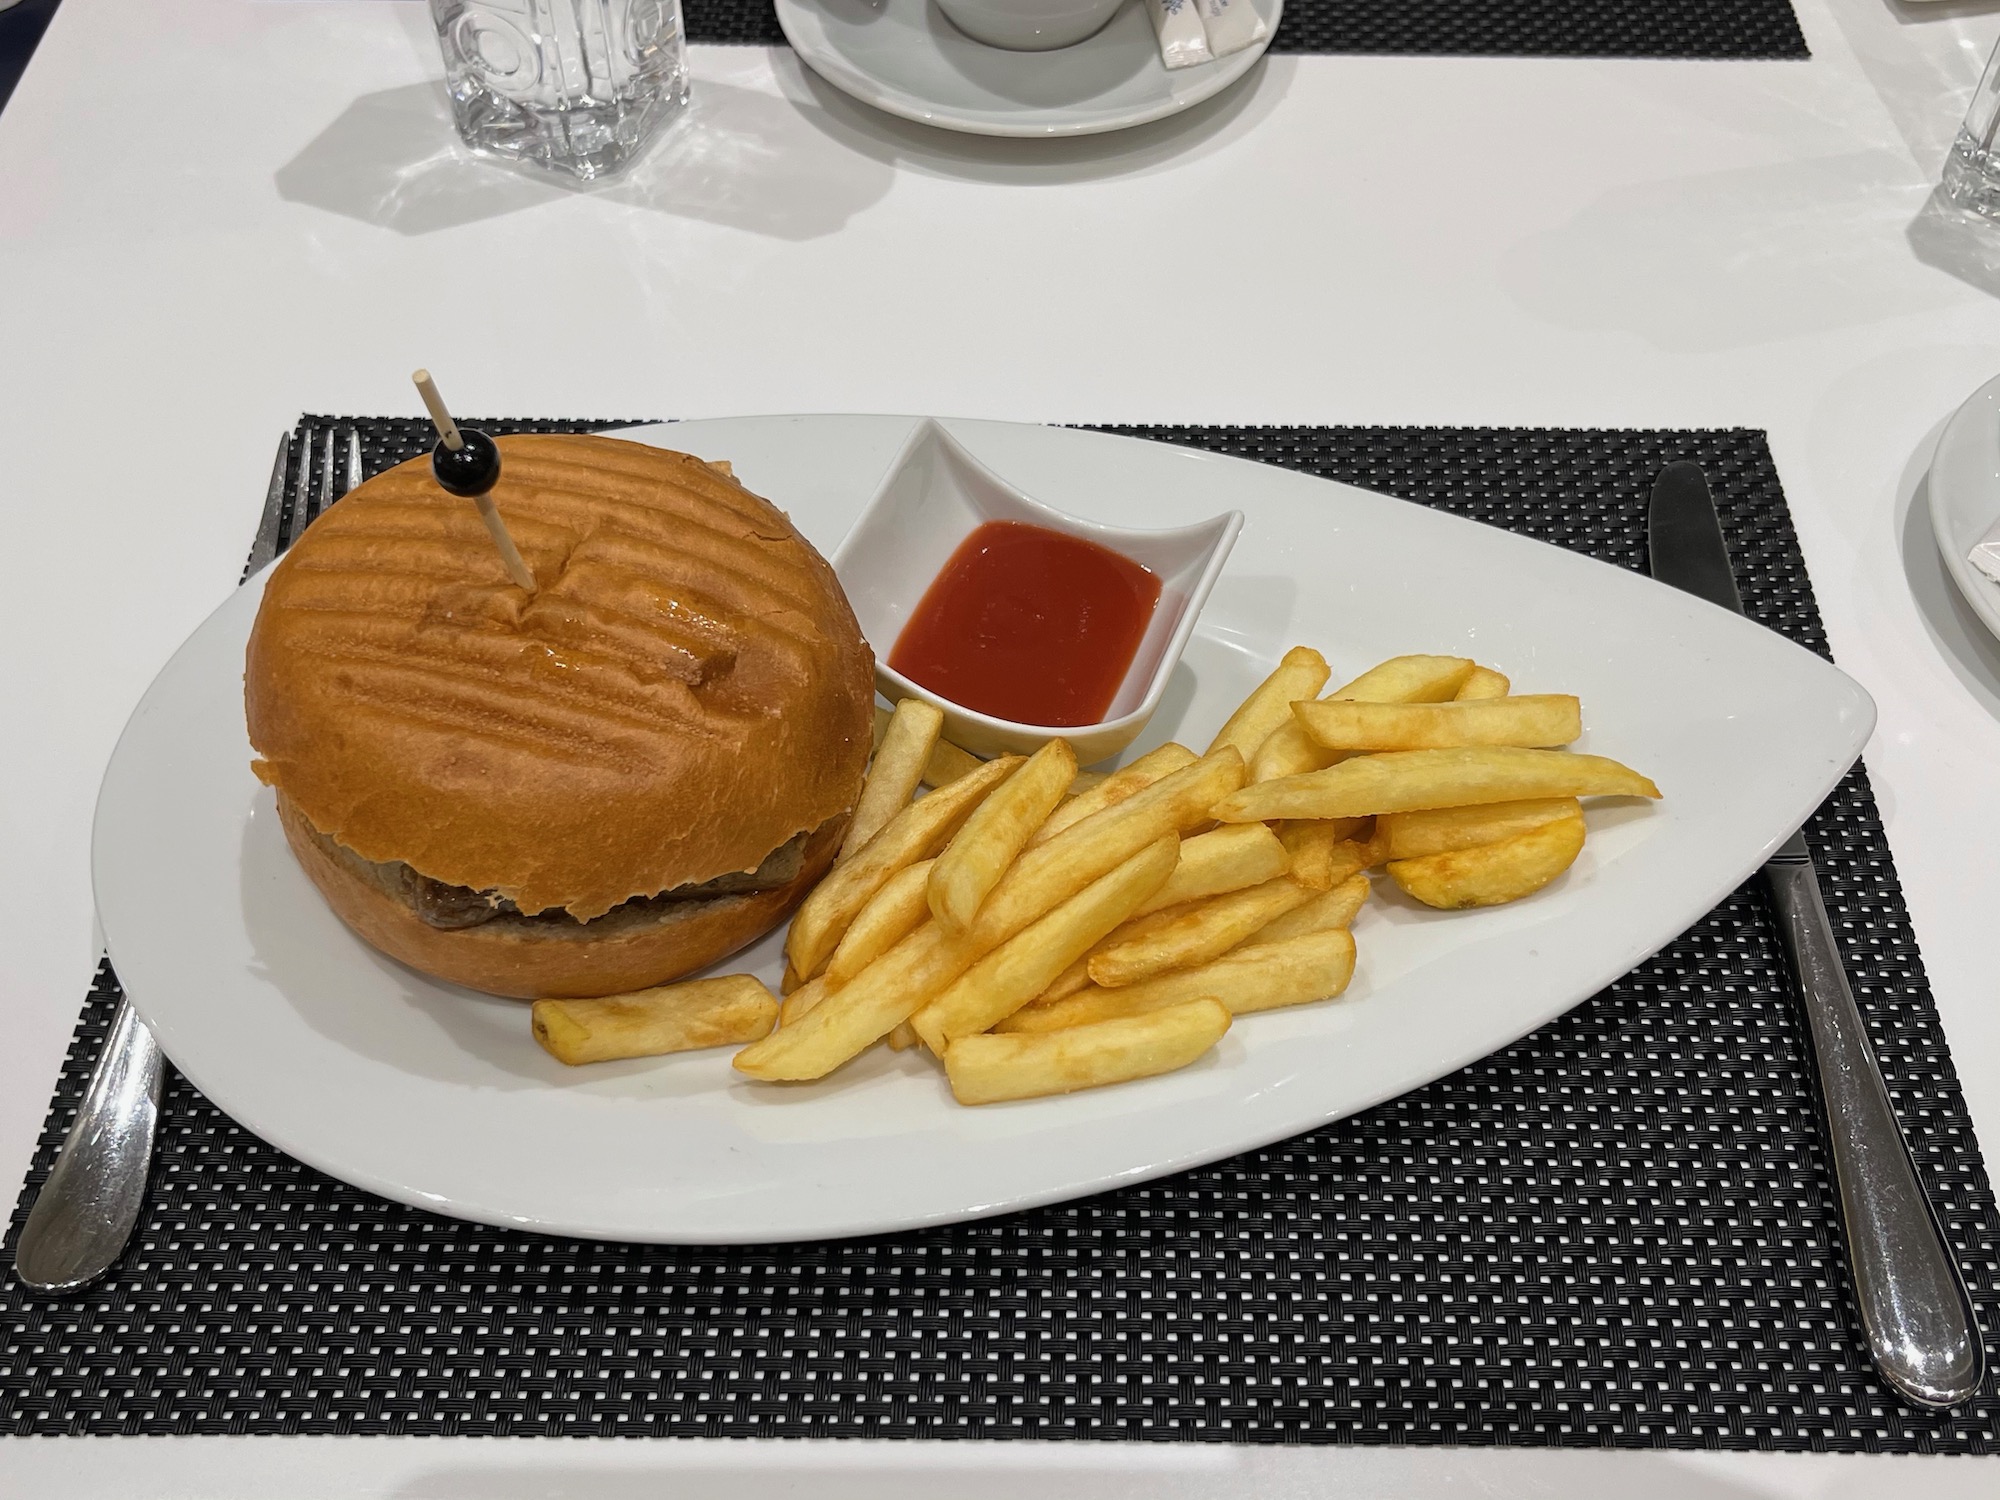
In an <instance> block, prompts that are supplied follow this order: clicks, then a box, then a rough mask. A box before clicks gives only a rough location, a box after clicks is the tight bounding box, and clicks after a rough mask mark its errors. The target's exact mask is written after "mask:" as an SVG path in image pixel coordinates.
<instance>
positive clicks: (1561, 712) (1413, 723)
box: [1292, 693, 1583, 752]
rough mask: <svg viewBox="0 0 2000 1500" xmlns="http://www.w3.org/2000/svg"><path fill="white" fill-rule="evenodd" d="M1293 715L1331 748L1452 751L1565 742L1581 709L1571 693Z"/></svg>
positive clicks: (1299, 710)
mask: <svg viewBox="0 0 2000 1500" xmlns="http://www.w3.org/2000/svg"><path fill="white" fill-rule="evenodd" d="M1292 711H1293V713H1295V714H1296V715H1297V716H1298V720H1299V722H1300V723H1301V724H1303V725H1305V727H1306V733H1307V734H1309V735H1311V736H1312V737H1313V738H1314V739H1316V740H1318V741H1319V742H1320V744H1322V745H1324V746H1325V747H1326V748H1327V749H1329V750H1345V751H1350V752H1351V751H1356V750H1448V749H1452V748H1455V747H1457V746H1460V745H1528V746H1544V747H1546V746H1551V745H1567V744H1568V743H1569V742H1570V741H1571V740H1573V739H1575V738H1576V737H1577V736H1578V735H1580V734H1582V733H1583V709H1582V705H1581V704H1579V703H1578V702H1577V700H1576V699H1575V698H1573V697H1571V696H1570V695H1569V694H1567V693H1538V694H1535V695H1532V696H1527V697H1520V698H1484V699H1475V700H1473V701H1471V702H1453V703H1337V702H1333V701H1328V702H1324V703H1299V704H1295V705H1294V706H1293V710H1292Z"/></svg>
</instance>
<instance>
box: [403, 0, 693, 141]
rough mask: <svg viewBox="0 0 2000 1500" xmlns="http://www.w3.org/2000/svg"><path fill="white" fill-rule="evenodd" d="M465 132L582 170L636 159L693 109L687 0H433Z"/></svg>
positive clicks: (454, 107) (454, 108) (455, 111)
mask: <svg viewBox="0 0 2000 1500" xmlns="http://www.w3.org/2000/svg"><path fill="white" fill-rule="evenodd" d="M430 5H431V19H432V20H433V21H435V22H436V23H437V33H438V43H439V45H440V46H442V47H443V49H444V66H445V81H446V83H447V85H448V86H449V88H450V90H451V112H452V118H453V119H454V120H455V121H456V122H457V125H458V133H459V134H460V135H462V136H464V137H465V140H466V143H467V144H468V145H470V146H471V147H473V149H474V150H477V151H486V152H491V153H493V154H494V155H497V156H505V157H509V158H511V159H513V160H515V161H523V162H529V163H531V164H533V165H535V166H538V167H545V168H549V169H551V170H553V171H558V172H568V173H570V174H571V175H572V176H576V177H583V178H595V177H605V176H609V175H610V174H612V173H614V172H617V171H619V170H621V169H622V168H624V167H626V166H628V165H629V164H630V163H631V162H632V161H633V160H634V159H635V158H636V157H637V156H638V155H639V153H640V152H641V151H643V150H644V149H645V148H646V146H647V145H648V143H650V142H651V140H652V138H653V137H654V136H655V135H656V134H658V133H659V131H660V130H661V128H662V127H664V126H665V125H666V124H667V122H668V121H669V120H671V119H673V118H674V117H675V116H676V115H678V114H679V113H680V112H681V110H682V109H683V108H685V107H686V105H687V97H688V77H687V45H686V41H685V39H684V37H683V36H682V34H681V6H680V0H430Z"/></svg>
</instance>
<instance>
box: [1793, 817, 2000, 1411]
mask: <svg viewBox="0 0 2000 1500" xmlns="http://www.w3.org/2000/svg"><path fill="white" fill-rule="evenodd" d="M1764 878H1765V880H1766V882H1767V884H1768V885H1769V888H1770V892H1771V905H1772V908H1773V909H1774V910H1775V912H1776V913H1777V917H1778V926H1779V929H1780V931H1781V932H1782V933H1783V934H1784V938H1785V946H1786V947H1787V948H1788V949H1789V950H1790V952H1791V955H1792V961H1793V964H1794V966H1795V968H1796V969H1797V972H1798V980H1799V995H1800V999H1801V1001H1802V1003H1803V1005H1804V1008H1805V1015H1806V1030H1807V1033H1808V1035H1809V1036H1810V1037H1811V1041H1812V1056H1813V1063H1814V1065H1815V1073H1816V1083H1817V1085H1818V1092H1819V1099H1820V1105H1821V1108H1822V1111H1823V1117H1824V1121H1825V1125H1826V1141H1827V1146H1828V1154H1829V1156H1830V1157H1831V1158H1832V1162H1833V1179H1834V1184H1835V1187H1836V1189H1837V1190H1838V1193H1839V1198H1840V1227H1841V1235H1842V1237H1843V1239H1844V1240H1845V1241H1846V1244H1847V1267H1848V1272H1849V1274H1850V1275H1851V1276H1852V1278H1853V1283H1854V1296H1855V1301H1856V1302H1857V1303H1858V1304H1859V1307H1860V1312H1861V1327H1862V1331H1863V1332H1864V1333H1865V1334H1866V1335H1867V1339H1868V1350H1869V1353H1870V1354H1871V1355H1872V1356H1873V1357H1874V1360H1875V1368H1876V1369H1877V1370H1878V1371H1880V1372H1881V1375H1882V1378H1883V1379H1884V1380H1886V1381H1887V1382H1888V1383H1889V1384H1890V1385H1891V1386H1893V1387H1895V1389H1896V1390H1897V1391H1899V1392H1901V1393H1902V1395H1903V1396H1904V1397H1905V1398H1907V1399H1908V1400H1910V1401H1912V1402H1914V1403H1916V1404H1917V1405H1919V1406H1926V1407H1945V1406H1955V1405H1957V1404H1958V1403H1959V1402H1961V1401H1964V1400H1967V1399H1968V1398H1970V1397H1971V1396H1972V1394H1973V1393H1974V1392H1975V1391H1976V1390H1978V1388H1979V1384H1980V1380H1981V1377H1982V1376H1983V1374H1984V1367H1985V1349H1984V1347H1983V1345H1982V1342H1981V1339H1980V1335H1979V1325H1978V1323H1977V1322H1976V1321H1975V1320H1974V1318H1973V1315H1972V1302H1971V1299H1970V1298H1969V1297H1968V1296H1967V1295H1966V1291H1965V1282H1964V1281H1963V1279H1962V1278H1961V1277H1960V1275H1959V1270H1958V1263H1957V1261H1956V1260H1955V1259H1954V1258H1953V1256H1952V1253H1951V1250H1950V1248H1949V1247H1948V1246H1947V1245H1946V1243H1945V1238H1944V1231H1943V1229H1942V1227H1941V1226H1940V1225H1939V1223H1938V1220H1937V1215H1936V1212H1935V1211H1934V1210H1933V1209H1932V1208H1931V1204H1930V1199H1929V1198H1927V1197H1925V1195H1924V1189H1923V1184H1922V1183H1921V1182H1919V1181H1918V1180H1917V1170H1916V1166H1915V1164H1914V1163H1913V1162H1912V1161H1911V1160H1910V1149H1909V1146H1908V1144H1907V1143H1906V1142H1905V1141H1904V1139H1903V1132H1902V1128H1901V1127H1900V1126H1899V1125H1898V1124H1897V1121H1896V1110H1895V1106H1894V1104H1893V1102H1892V1101H1891V1100H1890V1098H1889V1086H1888V1085H1887V1084H1886V1083H1885V1082H1884V1081H1883V1078H1882V1069H1881V1067H1880V1066H1879V1065H1878V1064H1877V1063H1876V1060H1875V1051H1874V1048H1873V1047H1871V1046H1870V1045H1869V1042H1868V1029H1867V1027H1866V1025H1865V1024H1864V1023H1863V1022H1862V1019H1861V1011H1860V1008H1859V1007H1858V1006H1856V1005H1855V1003H1854V991H1853V990H1852V989H1850V988H1849V987H1848V983H1847V974H1846V972H1845V970H1844V969H1843V968H1842V967H1841V962H1840V950H1839V949H1838V947H1836V946H1835V944H1834V938H1833V927H1832V925H1831V924H1830V923H1829V922H1828V921H1827V915H1826V903H1825V901H1824V900H1822V899H1821V896H1820V889H1819V873H1818V871H1817V870H1815V869H1814V867H1813V864H1812V860H1811V857H1810V856H1809V855H1807V854H1806V852H1805V845H1804V844H1803V842H1798V843H1797V847H1796V849H1794V848H1792V847H1790V846H1788V847H1787V849H1786V850H1785V851H1784V852H1782V853H1781V854H1780V856H1779V857H1778V858H1777V859H1774V860H1773V861H1772V862H1771V863H1770V864H1768V865H1766V866H1765V867H1764Z"/></svg>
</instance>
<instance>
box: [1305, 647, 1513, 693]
mask: <svg viewBox="0 0 2000 1500" xmlns="http://www.w3.org/2000/svg"><path fill="white" fill-rule="evenodd" d="M1477 667H1478V663H1476V662H1474V661H1472V660H1471V659H1470V658H1468V657H1463V656H1392V657H1390V658H1389V659H1388V660H1387V661H1385V662H1382V663H1380V664H1379V665H1376V666H1373V667H1370V668H1369V669H1368V670H1367V671H1365V672H1363V673H1362V674H1361V675H1360V676H1359V677H1357V678H1355V679H1354V681H1352V682H1350V683H1348V684H1347V686H1346V687H1343V688H1339V689H1336V690H1335V691H1333V692H1331V693H1328V694H1327V695H1326V696H1327V697H1329V698H1346V699H1351V700H1353V701H1354V702H1357V703H1444V702H1447V701H1449V700H1450V698H1451V697H1452V696H1453V694H1455V693H1457V691H1458V690H1459V689H1460V688H1462V687H1464V686H1465V683H1466V679H1467V678H1469V677H1471V676H1472V674H1473V672H1474V671H1475V670H1476V669H1477Z"/></svg>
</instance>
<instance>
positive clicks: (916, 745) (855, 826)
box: [835, 698, 944, 864]
mask: <svg viewBox="0 0 2000 1500" xmlns="http://www.w3.org/2000/svg"><path fill="white" fill-rule="evenodd" d="M943 730H944V714H943V712H942V711H941V710H939V709H938V708H936V707H935V706H934V705H932V704H929V703H926V702H924V701H923V699H921V698H905V699H904V700H903V701H902V702H901V703H898V704H897V705H896V711H895V712H894V713H893V714H891V715H890V716H889V725H888V728H886V729H884V730H883V731H882V740H881V743H880V744H878V745H877V746H876V747H875V758H874V760H872V761H871V762H869V765H868V779H867V780H865V781H863V782H862V783H861V796H860V797H859V798H858V799H857V800H856V802H855V804H854V816H853V817H851V818H850V819H848V823H847V834H846V836H845V837H844V838H842V839H841V841H840V854H839V855H838V856H837V858H836V859H835V863H836V864H839V863H844V862H845V861H847V860H850V859H852V858H853V857H854V856H855V855H856V854H858V853H859V852H860V851H861V849H862V847H863V846H864V845H865V844H867V842H868V841H869V840H870V839H872V838H874V837H875V835H876V834H878V833H880V832H881V831H882V828H883V825H885V824H886V823H887V822H888V821H889V820H890V819H891V818H893V817H895V816H896V814H897V813H899V812H901V811H902V810H903V809H904V808H906V807H908V806H909V805H910V798H912V797H914V796H915V795H916V792H917V786H918V783H920V782H921V781H922V780H923V779H924V766H925V765H926V764H927V763H928V762H929V760H930V757H931V750H932V748H933V747H934V746H935V745H936V744H937V742H938V735H939V734H940V733H942V732H943Z"/></svg>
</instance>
